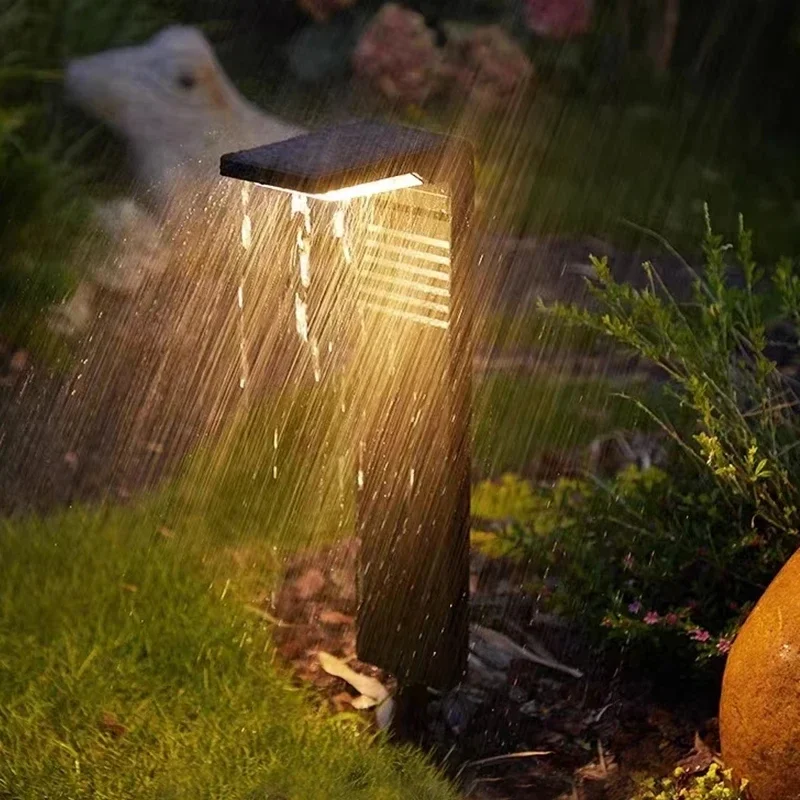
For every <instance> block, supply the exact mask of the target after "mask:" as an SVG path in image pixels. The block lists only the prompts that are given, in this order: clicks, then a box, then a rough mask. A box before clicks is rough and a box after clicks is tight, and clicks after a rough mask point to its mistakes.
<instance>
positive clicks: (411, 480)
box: [408, 467, 415, 489]
mask: <svg viewBox="0 0 800 800" xmlns="http://www.w3.org/2000/svg"><path fill="white" fill-rule="evenodd" d="M414 477H415V473H414V467H411V469H410V470H409V471H408V485H409V486H410V487H411V488H412V489H413V488H414Z"/></svg>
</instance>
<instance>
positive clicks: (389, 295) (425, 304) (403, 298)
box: [359, 286, 450, 314]
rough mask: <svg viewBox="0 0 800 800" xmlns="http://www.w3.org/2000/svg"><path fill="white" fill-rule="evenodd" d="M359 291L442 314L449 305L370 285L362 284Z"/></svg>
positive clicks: (448, 308)
mask: <svg viewBox="0 0 800 800" xmlns="http://www.w3.org/2000/svg"><path fill="white" fill-rule="evenodd" d="M359 292H361V293H362V294H365V295H368V296H370V297H380V298H381V299H382V300H394V301H395V302H398V303H409V304H410V305H414V306H420V307H421V308H429V309H430V310H431V311H439V312H441V313H442V314H447V313H448V312H449V311H450V307H449V306H447V305H444V304H443V303H432V302H431V301H430V300H420V299H418V298H416V297H409V296H408V295H407V294H398V293H397V292H385V291H383V290H382V289H375V288H373V287H372V286H362V287H360V288H359Z"/></svg>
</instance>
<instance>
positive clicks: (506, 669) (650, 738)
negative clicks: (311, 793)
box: [254, 539, 718, 800]
mask: <svg viewBox="0 0 800 800" xmlns="http://www.w3.org/2000/svg"><path fill="white" fill-rule="evenodd" d="M357 553H358V542H357V541H355V540H352V539H351V540H347V541H344V542H342V543H341V544H339V545H337V546H334V547H330V548H326V549H324V550H317V551H309V552H305V553H301V554H299V555H297V556H296V557H295V558H294V559H293V560H292V561H291V562H290V563H289V564H288V565H287V568H286V571H285V578H284V581H283V583H282V584H281V586H280V589H279V590H278V591H277V592H276V593H275V594H274V595H271V596H270V597H263V598H260V600H259V603H258V604H257V606H256V607H255V608H254V612H255V613H259V614H261V615H262V616H263V617H264V619H265V620H267V621H268V624H270V625H272V626H273V635H274V637H275V641H276V644H277V647H278V652H279V653H280V655H281V656H282V657H283V658H284V659H285V660H286V661H287V662H288V663H289V664H290V665H291V666H292V667H293V669H294V670H295V673H296V675H297V677H298V680H300V681H304V682H309V683H311V684H313V685H314V686H315V687H316V688H317V689H318V690H319V691H320V692H321V693H322V695H323V697H324V698H325V699H326V701H327V703H328V704H329V706H330V709H331V711H332V712H334V713H338V712H343V711H347V712H349V713H353V712H354V705H353V704H354V702H355V703H356V706H357V705H358V703H357V700H356V698H358V697H359V692H358V691H357V690H355V689H354V688H353V687H352V686H351V685H349V684H348V683H347V681H345V680H343V679H341V678H338V677H335V676H333V675H331V674H329V673H328V672H326V671H325V669H323V666H322V662H321V659H320V653H323V654H324V653H329V654H331V655H333V656H336V657H337V658H338V659H340V660H341V661H343V662H345V663H346V664H347V666H349V667H350V668H351V669H353V670H354V671H355V672H357V673H359V674H362V675H366V676H368V677H370V678H375V679H377V680H378V681H380V682H381V683H382V684H383V685H384V686H385V687H386V688H387V689H388V690H389V691H390V692H395V691H396V688H397V687H396V685H395V683H394V681H393V679H392V677H391V676H390V675H387V674H386V673H384V672H383V671H381V670H379V669H377V668H376V667H374V666H371V665H368V664H364V663H362V662H360V661H359V660H358V658H357V656H356V648H355V635H356V615H357V610H358V609H357V600H356V592H355V587H356V583H355V580H356V577H355V576H356V564H357V561H356V560H357ZM471 591H472V597H471V604H472V614H471V616H472V623H473V625H472V629H473V634H472V636H471V644H470V648H471V653H470V664H469V671H468V677H467V680H466V681H465V683H464V684H462V685H461V686H459V687H458V688H457V689H456V690H453V691H451V692H449V693H447V694H438V695H437V694H433V693H427V694H423V695H419V694H418V695H416V696H415V697H414V698H413V699H412V700H410V701H408V700H407V701H406V702H413V703H416V704H417V707H416V708H414V709H412V713H411V714H410V718H411V719H412V722H411V723H410V725H409V723H408V720H407V719H406V720H405V729H404V731H403V735H404V736H406V737H408V738H410V739H411V740H412V741H414V742H415V743H416V744H418V745H421V746H422V747H424V748H425V749H426V750H429V751H430V752H432V753H433V754H434V757H435V758H436V759H437V760H438V762H439V763H440V764H441V765H442V766H443V768H444V769H445V770H446V771H447V772H448V773H449V774H450V775H451V776H453V777H456V778H457V779H458V781H459V783H460V784H461V785H462V787H463V788H464V790H465V792H466V794H467V795H468V796H469V797H470V798H473V800H500V799H501V798H515V800H516V799H519V800H524V799H525V798H531V800H533V799H534V798H535V800H548V798H552V799H553V800H555V799H556V798H563V799H564V800H566V799H567V798H580V800H602V799H606V800H622V799H623V798H627V797H629V796H630V793H631V791H632V787H633V786H634V783H635V778H636V776H637V775H638V774H640V773H641V774H665V773H667V772H669V771H671V770H672V769H674V767H675V766H676V765H677V764H679V763H683V764H684V766H685V767H687V769H689V771H699V770H702V769H706V768H707V767H708V765H709V763H710V760H711V759H712V758H713V757H714V755H715V752H716V750H717V749H718V742H717V735H716V730H715V722H714V721H713V720H712V721H710V722H709V723H708V724H706V725H702V726H698V725H697V724H696V722H693V721H692V720H690V719H689V717H688V716H686V715H682V714H681V713H680V712H676V711H670V710H666V709H664V708H660V707H658V706H657V705H656V704H654V703H653V702H652V700H651V699H649V697H648V694H647V692H646V690H639V691H638V692H637V690H636V689H635V688H634V687H632V686H624V685H622V684H621V682H620V681H619V680H615V679H614V674H613V670H609V669H607V668H606V667H605V666H604V665H601V666H599V667H598V665H597V664H596V663H595V658H594V655H593V653H592V652H591V650H590V649H589V648H588V647H587V645H586V643H585V641H583V639H582V637H581V634H580V632H579V631H576V630H574V629H573V628H572V627H570V626H569V625H567V624H566V623H565V622H564V621H563V620H561V619H559V618H557V617H552V616H546V615H541V614H536V612H535V598H533V597H531V596H529V595H526V594H525V593H524V591H522V590H521V589H520V587H519V575H518V574H517V572H516V568H515V567H514V565H513V564H511V563H509V562H503V561H499V560H496V559H487V558H485V557H483V556H480V555H478V554H475V555H474V556H473V559H472V576H471ZM530 656H534V657H536V658H537V659H538V661H536V660H531V658H530ZM549 661H552V662H553V663H554V664H557V665H558V667H554V666H552V665H549V664H548V662H549ZM361 713H364V714H365V715H368V716H370V715H371V718H372V719H373V721H375V720H377V719H378V717H376V715H375V713H374V711H373V710H368V711H363V712H361ZM375 724H377V722H376V723H375Z"/></svg>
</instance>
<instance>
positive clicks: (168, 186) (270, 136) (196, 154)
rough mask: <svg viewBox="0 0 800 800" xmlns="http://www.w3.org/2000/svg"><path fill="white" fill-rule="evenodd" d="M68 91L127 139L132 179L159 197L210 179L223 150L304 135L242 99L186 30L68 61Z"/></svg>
mask: <svg viewBox="0 0 800 800" xmlns="http://www.w3.org/2000/svg"><path fill="white" fill-rule="evenodd" d="M66 88H67V92H68V94H69V95H70V97H71V98H72V99H73V101H74V102H75V103H77V105H79V106H80V107H81V108H83V110H84V111H86V112H87V113H88V114H91V115H92V116H94V117H96V118H97V119H99V120H101V121H102V122H105V123H106V124H107V125H109V126H110V127H111V128H112V129H114V130H115V131H116V132H117V133H118V134H120V135H121V136H122V137H123V138H124V139H125V141H126V143H127V145H128V147H129V148H130V154H131V157H132V161H133V166H134V169H135V171H136V175H137V178H138V179H139V180H140V181H142V183H143V184H144V186H145V187H146V188H147V189H148V190H150V191H151V192H154V193H155V195H156V197H158V198H160V199H164V196H165V194H166V195H169V193H170V192H171V191H172V190H173V188H175V187H179V186H180V184H181V181H182V180H187V179H191V178H195V177H197V176H206V177H208V178H215V177H216V176H217V174H218V169H219V157H220V156H221V155H222V154H223V153H225V152H228V151H231V150H240V149H244V148H248V147H255V146H257V145H263V144H271V143H272V142H276V141H280V140H282V139H288V138H290V137H292V136H296V135H298V134H300V133H303V130H302V129H301V128H299V127H297V126H295V125H292V124H290V123H288V122H285V121H283V120H280V119H278V118H276V117H273V116H270V115H269V114H266V113H264V112H262V111H261V110H260V109H258V108H256V107H255V106H254V105H252V104H251V103H249V102H248V101H247V100H245V98H244V97H242V95H240V94H239V92H238V91H237V90H236V88H235V87H234V86H233V84H232V83H231V82H230V80H229V79H228V77H227V75H226V74H225V72H224V71H223V69H222V67H221V66H220V64H219V62H218V61H217V59H216V57H215V55H214V51H213V50H212V48H211V45H210V44H209V43H208V41H207V40H206V39H205V37H204V36H203V34H202V33H200V31H199V30H197V29H195V28H191V27H182V26H174V27H169V28H166V29H165V30H163V31H161V32H160V33H159V34H157V35H156V36H154V37H153V38H152V39H150V40H149V41H147V42H145V43H144V44H142V45H139V46H136V47H124V48H120V49H116V50H109V51H106V52H104V53H99V54H97V55H94V56H89V57H88V58H82V59H79V60H77V61H73V62H71V63H70V64H69V65H68V67H67V72H66Z"/></svg>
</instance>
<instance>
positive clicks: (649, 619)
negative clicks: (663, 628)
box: [644, 611, 661, 625]
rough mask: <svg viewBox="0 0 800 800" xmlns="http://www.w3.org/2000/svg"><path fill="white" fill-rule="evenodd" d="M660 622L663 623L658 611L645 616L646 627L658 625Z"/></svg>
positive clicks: (649, 612)
mask: <svg viewBox="0 0 800 800" xmlns="http://www.w3.org/2000/svg"><path fill="white" fill-rule="evenodd" d="M659 622H661V617H660V616H659V615H658V611H648V612H647V613H646V614H645V615H644V624H645V625H658V623H659Z"/></svg>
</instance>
